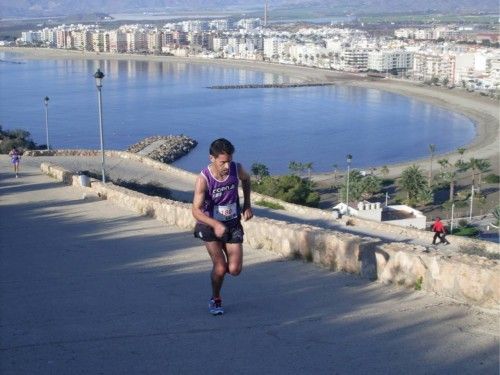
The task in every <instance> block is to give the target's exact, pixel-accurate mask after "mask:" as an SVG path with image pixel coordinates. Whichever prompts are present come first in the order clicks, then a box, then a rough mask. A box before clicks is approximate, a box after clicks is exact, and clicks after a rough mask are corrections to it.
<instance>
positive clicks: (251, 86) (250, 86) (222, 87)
mask: <svg viewBox="0 0 500 375" xmlns="http://www.w3.org/2000/svg"><path fill="white" fill-rule="evenodd" d="M333 85H335V83H334V82H316V83H263V84H259V83H250V84H245V85H217V86H208V87H207V88H208V89H212V90H232V89H288V88H294V87H312V86H333Z"/></svg>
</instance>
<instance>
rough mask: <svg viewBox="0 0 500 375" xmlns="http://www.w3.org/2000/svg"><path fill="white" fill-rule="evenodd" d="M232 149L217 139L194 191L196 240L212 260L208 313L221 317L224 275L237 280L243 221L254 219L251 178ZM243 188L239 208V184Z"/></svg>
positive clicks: (226, 141) (229, 143)
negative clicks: (241, 203)
mask: <svg viewBox="0 0 500 375" xmlns="http://www.w3.org/2000/svg"><path fill="white" fill-rule="evenodd" d="M233 153H234V146H233V145H232V144H231V142H229V141H228V140H227V139H224V138H220V139H216V140H215V141H213V142H212V144H211V145H210V155H209V159H210V164H209V165H208V166H207V167H206V168H204V169H203V170H202V171H201V173H200V175H199V176H198V178H197V179H196V185H195V188H194V198H193V216H194V218H195V219H196V226H195V229H194V235H195V237H198V238H200V239H201V240H203V241H204V242H205V246H206V248H207V250H208V254H209V255H210V258H212V263H213V267H212V273H211V280H212V298H211V299H210V301H209V304H208V310H209V312H210V313H211V314H213V315H222V314H224V309H223V307H222V299H221V296H220V290H221V288H222V283H223V281H224V276H225V274H226V273H229V274H230V275H233V276H237V275H239V274H240V272H241V268H242V263H243V245H242V243H243V227H242V226H241V222H240V220H241V217H243V220H245V221H246V220H249V219H251V218H252V217H253V212H252V207H251V205H250V175H249V174H248V173H247V172H246V171H245V170H244V169H243V167H242V166H241V164H239V163H236V162H234V161H232V160H233ZM238 180H241V185H242V188H243V199H244V201H243V208H240V201H239V196H238V183H239V181H238Z"/></svg>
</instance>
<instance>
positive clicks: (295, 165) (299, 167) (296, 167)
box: [288, 161, 304, 175]
mask: <svg viewBox="0 0 500 375" xmlns="http://www.w3.org/2000/svg"><path fill="white" fill-rule="evenodd" d="M288 169H289V170H290V171H291V172H292V175H294V174H295V173H297V172H299V174H300V172H302V171H303V170H304V164H302V163H300V162H296V161H291V162H290V163H288Z"/></svg>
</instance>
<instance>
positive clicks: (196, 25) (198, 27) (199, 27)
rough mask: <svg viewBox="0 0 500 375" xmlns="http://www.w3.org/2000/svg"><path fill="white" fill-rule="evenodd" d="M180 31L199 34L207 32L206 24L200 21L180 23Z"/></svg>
mask: <svg viewBox="0 0 500 375" xmlns="http://www.w3.org/2000/svg"><path fill="white" fill-rule="evenodd" d="M181 25H182V31H184V32H185V33H190V32H195V33H200V32H202V31H207V30H208V22H207V21H200V20H190V21H183V22H181Z"/></svg>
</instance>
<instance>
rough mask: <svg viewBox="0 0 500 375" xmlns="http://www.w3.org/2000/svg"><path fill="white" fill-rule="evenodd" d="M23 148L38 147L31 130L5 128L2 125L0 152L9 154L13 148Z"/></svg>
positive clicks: (0, 128)
mask: <svg viewBox="0 0 500 375" xmlns="http://www.w3.org/2000/svg"><path fill="white" fill-rule="evenodd" d="M14 147H16V148H19V149H20V150H21V151H22V150H32V149H36V148H37V145H36V144H35V142H33V141H32V139H31V134H30V132H28V131H26V130H23V129H13V130H3V129H2V126H1V125H0V154H8V153H9V152H10V151H11V150H12V148H14Z"/></svg>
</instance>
